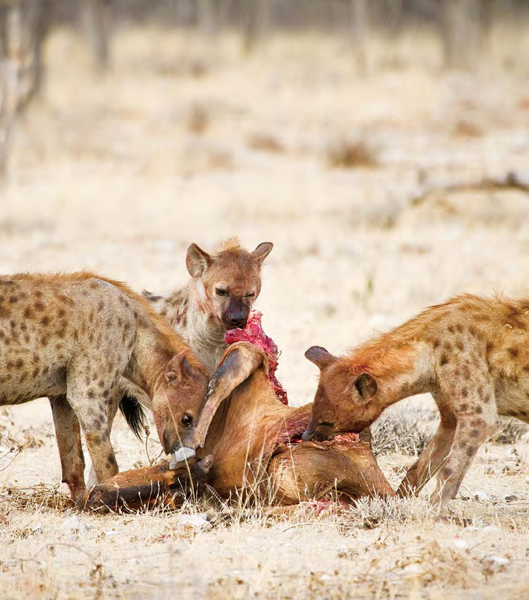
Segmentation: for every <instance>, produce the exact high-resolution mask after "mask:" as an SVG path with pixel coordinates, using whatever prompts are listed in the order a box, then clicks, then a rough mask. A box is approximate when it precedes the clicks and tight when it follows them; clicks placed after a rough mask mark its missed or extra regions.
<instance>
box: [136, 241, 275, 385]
mask: <svg viewBox="0 0 529 600" xmlns="http://www.w3.org/2000/svg"><path fill="white" fill-rule="evenodd" d="M272 248H273V244H271V243H270V242H263V243H261V244H259V245H258V246H257V248H256V249H255V250H254V251H253V252H248V251H247V250H245V249H244V248H241V245H240V243H239V241H238V240H237V239H236V238H231V239H229V240H227V241H225V242H223V243H222V244H220V246H219V247H218V249H217V251H216V252H215V253H214V254H208V253H207V252H205V251H204V250H202V249H201V248H199V247H198V246H197V245H196V244H191V245H190V246H189V248H188V249H187V255H186V266H187V270H188V272H189V274H190V275H191V280H190V281H189V283H188V284H187V285H186V286H185V287H183V288H181V289H178V290H176V291H174V292H173V293H172V294H170V295H169V296H168V297H167V298H164V297H161V296H154V295H152V294H150V293H148V292H145V296H146V297H147V298H148V299H149V300H150V301H151V302H152V305H153V306H154V307H155V309H156V310H157V311H158V312H159V313H160V314H161V315H163V316H164V317H166V318H167V319H168V320H169V322H170V323H171V325H172V326H173V327H174V329H175V330H176V331H177V332H178V333H180V334H181V335H182V336H183V337H184V339H185V340H186V341H187V343H188V344H189V345H190V346H191V348H192V349H193V351H194V352H195V354H196V355H197V357H198V359H199V360H200V361H201V362H202V363H203V364H204V365H205V366H206V367H207V369H208V371H209V373H210V375H212V374H213V373H214V372H215V370H216V369H217V366H218V362H219V361H220V359H221V358H222V356H223V354H224V352H225V350H226V348H227V344H226V342H225V341H224V335H225V333H226V332H227V331H228V330H230V329H234V328H237V327H240V328H242V327H244V326H245V325H246V321H247V319H248V315H249V314H250V311H251V309H252V306H253V303H254V302H255V300H256V299H257V297H258V296H259V292H260V291H261V266H262V264H263V261H264V259H265V258H266V257H267V256H268V254H270V252H271V250H272Z"/></svg>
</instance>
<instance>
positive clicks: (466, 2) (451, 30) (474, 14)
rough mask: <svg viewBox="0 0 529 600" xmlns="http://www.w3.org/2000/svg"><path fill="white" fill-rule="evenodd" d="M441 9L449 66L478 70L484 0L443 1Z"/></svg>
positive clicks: (445, 51) (443, 35)
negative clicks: (476, 68) (482, 0)
mask: <svg viewBox="0 0 529 600" xmlns="http://www.w3.org/2000/svg"><path fill="white" fill-rule="evenodd" d="M439 8H440V18H441V31H442V41H443V59H444V64H445V66H446V67H448V68H463V69H468V68H473V67H475V66H476V65H477V62H478V56H479V47H480V38H481V35H480V34H481V0H439Z"/></svg>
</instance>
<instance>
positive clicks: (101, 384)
mask: <svg viewBox="0 0 529 600" xmlns="http://www.w3.org/2000/svg"><path fill="white" fill-rule="evenodd" d="M97 385H98V386H99V387H100V388H101V389H103V388H104V387H105V382H104V381H103V380H102V379H100V380H99V381H98V382H97Z"/></svg>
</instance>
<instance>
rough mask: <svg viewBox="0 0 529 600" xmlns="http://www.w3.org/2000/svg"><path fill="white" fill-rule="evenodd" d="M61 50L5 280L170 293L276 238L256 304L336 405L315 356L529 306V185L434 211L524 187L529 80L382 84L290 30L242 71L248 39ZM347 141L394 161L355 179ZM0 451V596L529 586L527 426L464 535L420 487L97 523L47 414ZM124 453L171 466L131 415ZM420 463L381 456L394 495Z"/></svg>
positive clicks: (3, 225)
mask: <svg viewBox="0 0 529 600" xmlns="http://www.w3.org/2000/svg"><path fill="white" fill-rule="evenodd" d="M47 58H48V64H49V73H48V82H47V87H46V90H45V93H44V94H43V96H42V98H41V99H40V100H39V101H38V102H37V103H36V104H35V105H34V106H33V107H32V108H31V110H29V111H28V112H27V113H26V114H25V115H24V117H23V118H22V119H21V121H20V122H19V124H18V129H17V131H16V137H15V140H14V147H13V155H12V163H11V165H10V173H9V178H8V180H7V181H6V182H5V183H4V184H3V186H2V187H1V188H0V235H1V239H2V252H1V253H0V272H4V273H11V272H16V271H22V270H28V271H37V270H46V271H57V270H75V269H81V268H91V269H94V270H97V271H99V272H101V273H102V274H106V275H109V276H112V277H114V278H119V279H123V280H125V281H127V282H129V283H130V284H131V285H132V286H134V287H135V288H136V289H138V290H141V289H143V288H146V289H149V290H152V291H156V292H166V291H169V290H171V289H172V288H174V287H176V286H178V285H180V284H182V283H183V282H184V281H185V280H186V272H185V266H184V255H185V249H186V247H187V246H188V245H189V243H191V242H193V241H194V242H198V243H199V244H202V245H204V247H206V248H209V249H212V248H213V247H214V246H215V245H216V243H217V242H218V241H220V240H221V239H223V238H225V237H228V236H232V235H238V236H239V237H240V238H241V240H242V242H243V244H244V245H245V246H247V247H249V248H250V247H254V246H256V245H257V244H258V243H259V242H262V241H272V242H274V244H275V248H274V250H273V252H272V254H271V255H270V257H269V258H268V259H267V263H266V265H267V266H266V269H265V272H264V285H263V291H262V294H261V297H260V298H259V300H258V306H259V308H260V310H262V311H263V313H264V315H265V316H264V326H265V328H266V330H267V332H268V333H269V334H270V335H272V336H273V337H274V339H275V340H276V341H277V343H278V345H279V346H280V347H281V348H282V350H283V354H282V358H281V364H280V372H279V376H280V379H281V380H282V382H283V383H284V384H285V386H286V387H287V389H288V390H289V395H290V398H291V400H292V403H294V404H301V403H305V402H307V401H309V400H310V399H311V398H312V397H313V394H314V391H315V385H316V376H317V373H316V369H315V367H314V366H313V365H311V364H310V363H309V362H308V361H306V360H305V359H304V358H303V352H304V351H305V350H306V349H307V348H308V347H309V346H311V345H313V344H319V345H324V346H326V347H327V348H328V349H329V350H331V351H333V352H336V353H339V352H343V351H345V350H346V349H347V348H348V347H351V346H353V345H355V344H357V343H359V342H360V341H361V340H363V339H365V338H366V337H367V336H369V335H371V334H372V333H373V331H377V330H379V331H380V330H385V329H387V328H389V327H391V326H393V325H395V324H397V323H399V322H401V321H402V320H404V319H406V318H408V317H410V316H412V315H413V314H414V313H416V312H417V311H418V310H420V309H422V308H423V307H425V306H427V305H429V304H431V303H436V302H439V301H442V300H444V299H446V298H448V297H450V296H451V295H454V294H457V293H460V292H463V291H467V292H474V293H483V294H490V293H492V292H505V293H507V294H521V293H526V289H527V281H528V279H529V204H528V202H527V195H523V194H521V193H518V192H515V191H508V192H502V193H499V192H470V193H464V194H462V193H460V194H435V193H434V194H431V195H429V196H428V197H427V198H426V200H425V201H424V202H423V203H421V204H420V205H415V204H414V203H413V199H414V198H415V197H417V196H418V195H420V194H421V192H422V189H423V187H424V186H426V187H430V186H433V187H435V186H439V185H445V184H447V183H451V182H452V183H453V182H466V181H473V180H478V179H480V178H482V177H484V176H491V177H501V176H504V175H505V174H506V173H507V172H508V171H510V170H517V171H519V172H520V173H522V172H523V171H524V170H525V176H526V177H527V174H528V168H529V80H528V79H527V73H524V74H522V75H520V74H516V73H505V72H496V73H495V74H494V76H491V75H490V73H485V72H482V73H480V74H478V75H470V74H457V73H455V74H445V73H442V72H441V71H439V70H438V69H435V68H432V67H431V65H429V64H428V55H427V54H425V59H424V61H423V62H424V64H421V63H420V62H419V63H418V64H417V66H415V67H413V68H412V67H409V68H406V69H404V68H401V69H399V70H391V71H383V72H381V73H379V74H378V75H377V76H376V77H373V78H370V79H360V78H358V77H357V76H356V75H355V69H354V60H353V57H352V56H351V55H350V53H349V50H348V48H347V45H346V44H345V43H344V42H341V41H339V40H329V39H321V38H318V37H315V36H304V37H299V38H296V39H294V38H290V39H288V40H285V39H275V40H271V41H270V43H268V44H267V45H266V46H264V47H262V48H260V49H259V50H258V51H257V52H256V53H255V54H253V55H251V56H249V57H242V56H241V53H240V48H239V46H238V43H237V41H236V40H235V39H233V38H231V37H226V38H219V39H215V40H213V41H211V42H210V43H209V45H208V44H206V43H205V41H204V40H201V39H199V38H196V37H194V36H191V35H190V34H184V33H179V32H163V31H156V30H142V31H141V32H140V31H134V30H133V31H128V30H124V31H122V32H121V33H120V34H119V36H118V38H117V41H116V47H115V64H114V69H113V72H112V73H110V74H109V75H108V76H106V77H104V76H100V75H97V74H95V73H93V71H92V69H91V64H90V58H89V57H88V56H87V55H86V54H85V49H84V47H83V45H82V43H80V42H79V41H78V40H76V39H75V38H74V37H72V35H71V34H67V33H65V32H58V33H57V34H55V35H54V36H53V38H52V39H51V41H50V44H49V46H48V48H47ZM343 142H347V143H348V144H349V145H352V146H354V145H355V144H358V143H359V142H361V143H363V144H364V145H366V146H367V148H368V150H369V151H370V152H371V154H372V156H373V157H374V159H375V162H376V163H377V164H376V165H375V166H373V167H371V168H347V169H341V168H333V167H332V165H330V164H329V156H330V154H331V150H332V149H333V148H334V147H336V145H340V144H341V143H343ZM411 404H413V405H416V406H421V407H424V408H425V409H430V408H431V406H432V402H431V400H430V399H429V398H421V399H416V400H413V401H412V402H411ZM410 406H411V405H410V404H408V410H406V406H405V405H401V406H399V407H397V408H396V409H394V410H396V412H397V414H398V415H402V414H408V413H409V411H410V410H411V409H410ZM403 411H404V412H403ZM410 414H411V413H410ZM398 418H400V417H398ZM0 439H1V440H2V446H1V447H0V457H1V458H0V597H2V598H4V597H5V598H27V597H42V598H85V597H86V598H89V597H98V598H102V597H127V598H129V597H130V598H144V597H151V596H152V597H175V596H176V597H177V598H227V597H229V598H232V597H233V598H257V597H259V598H343V597H347V596H355V597H377V598H385V597H410V598H423V597H424V598H441V597H443V598H448V597H458V598H460V597H465V598H466V597H468V598H492V597H494V598H496V597H498V595H502V594H503V595H504V596H505V597H512V598H517V597H520V598H522V597H527V595H528V594H529V576H528V575H527V561H528V556H529V542H528V541H527V539H528V538H527V533H528V530H529V520H528V518H527V501H528V496H529V485H528V482H527V481H526V478H527V476H528V475H529V473H528V469H527V458H528V455H529V441H525V440H524V439H523V438H522V439H521V440H519V441H518V442H516V443H515V444H510V445H497V444H492V443H488V444H487V445H486V446H485V447H483V448H482V449H481V450H480V452H479V455H478V457H477V459H476V460H475V462H474V464H473V466H472V469H471V471H470V473H469V475H468V476H467V478H466V479H465V481H464V484H463V487H462V490H461V494H460V496H461V498H460V499H458V500H457V501H455V502H454V511H455V512H456V513H457V514H462V515H464V516H465V517H467V518H469V519H472V520H473V522H472V525H471V526H470V527H466V528H463V527H460V526H456V525H444V524H437V523H435V522H434V520H433V515H432V512H431V510H430V509H429V508H428V504H427V503H426V502H425V501H424V500H421V499H419V500H414V501H410V502H404V503H401V504H397V505H390V506H384V505H382V504H380V503H378V504H377V503H374V504H371V505H370V504H363V505H362V506H361V507H360V508H359V509H358V510H350V511H345V512H344V511H342V512H339V511H337V510H334V509H333V510H330V511H324V512H323V513H322V514H317V512H318V511H315V510H314V509H313V508H311V507H302V508H300V510H299V511H298V512H297V513H296V514H294V515H292V516H289V517H285V518H274V519H270V518H265V517H263V516H258V515H255V516H254V517H253V518H251V519H249V520H245V519H242V518H241V519H236V520H235V521H234V522H230V523H227V524H225V523H219V522H218V521H216V522H214V523H209V522H207V521H206V520H205V519H204V518H203V517H202V516H201V513H200V511H201V510H202V508H201V507H194V506H190V507H188V508H187V509H186V510H185V511H184V512H183V513H182V514H175V513H168V514H161V513H160V514H154V515H122V516H115V515H110V516H97V515H88V514H81V515H76V514H75V513H74V512H73V511H72V510H71V509H70V508H68V507H67V506H65V502H64V497H63V496H62V495H61V493H60V492H61V491H64V490H62V488H60V487H59V486H60V466H59V459H58V453H57V448H56V444H55V441H54V436H53V428H52V424H51V415H50V411H49V407H48V405H47V403H46V401H45V400H40V401H37V402H34V403H32V404H29V405H26V406H21V407H16V408H13V409H2V410H1V411H0ZM113 439H114V444H115V448H116V450H117V455H118V460H119V463H120V466H121V467H122V468H127V467H130V466H132V465H134V464H138V463H140V462H141V463H143V464H146V463H147V462H148V456H147V454H146V451H145V449H144V447H143V446H142V445H141V444H140V443H139V442H138V441H137V440H136V439H135V438H134V437H133V436H132V434H131V433H130V432H129V431H128V430H127V429H126V426H125V425H124V423H123V421H122V420H121V417H119V418H118V419H117V422H116V426H115V431H114V433H113ZM158 448H159V446H157V445H156V443H154V442H152V443H151V455H152V454H156V452H157V451H158ZM10 449H13V450H12V451H10ZM411 462H412V457H410V456H408V455H404V454H403V453H393V454H385V455H382V456H381V457H380V463H381V466H382V467H383V469H384V471H385V473H386V474H387V475H388V477H389V478H390V480H391V482H392V483H394V484H397V483H398V481H399V478H400V477H401V476H402V468H403V467H405V466H407V465H409V464H410V463H411ZM50 505H51V507H50ZM197 511H198V512H197ZM184 515H191V516H192V517H193V518H191V519H190V518H189V517H186V516H184ZM193 519H194V520H193Z"/></svg>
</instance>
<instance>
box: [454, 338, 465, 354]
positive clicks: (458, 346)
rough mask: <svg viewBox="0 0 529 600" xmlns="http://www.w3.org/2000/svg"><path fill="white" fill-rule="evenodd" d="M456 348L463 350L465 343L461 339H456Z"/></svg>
mask: <svg viewBox="0 0 529 600" xmlns="http://www.w3.org/2000/svg"><path fill="white" fill-rule="evenodd" d="M456 348H457V349H458V350H459V352H463V350H464V349H465V345H464V344H463V342H462V341H461V340H457V342H456Z"/></svg>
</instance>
